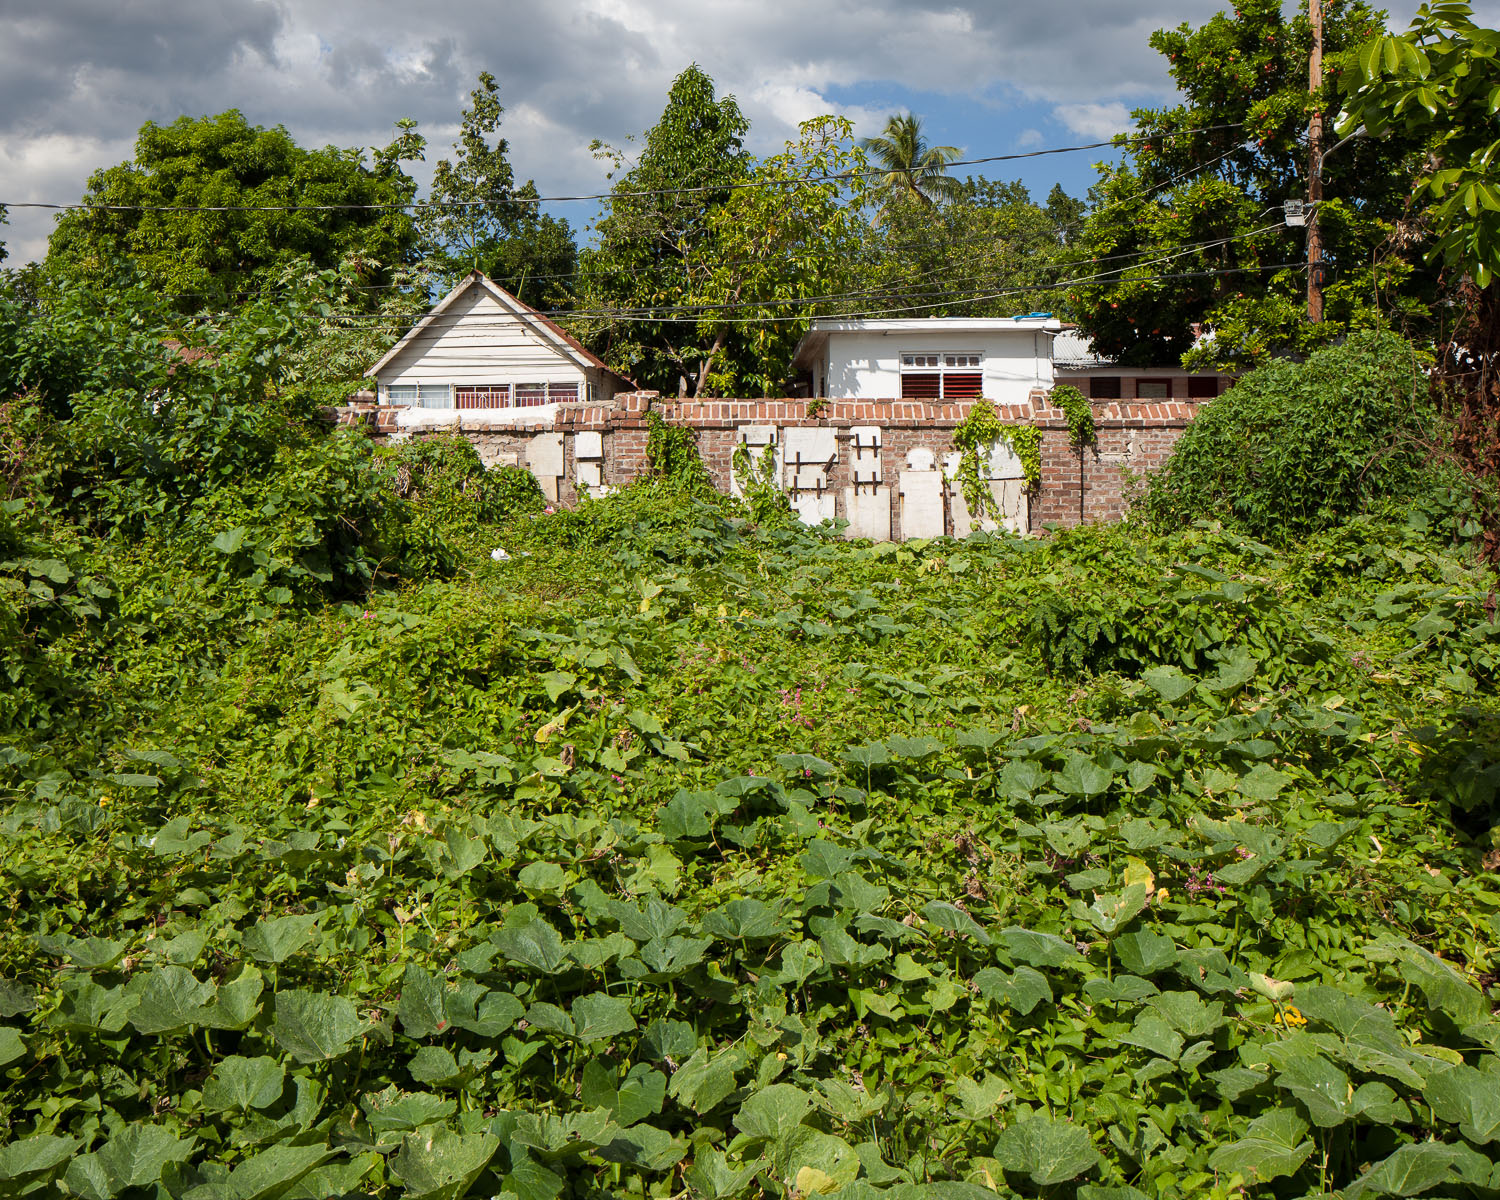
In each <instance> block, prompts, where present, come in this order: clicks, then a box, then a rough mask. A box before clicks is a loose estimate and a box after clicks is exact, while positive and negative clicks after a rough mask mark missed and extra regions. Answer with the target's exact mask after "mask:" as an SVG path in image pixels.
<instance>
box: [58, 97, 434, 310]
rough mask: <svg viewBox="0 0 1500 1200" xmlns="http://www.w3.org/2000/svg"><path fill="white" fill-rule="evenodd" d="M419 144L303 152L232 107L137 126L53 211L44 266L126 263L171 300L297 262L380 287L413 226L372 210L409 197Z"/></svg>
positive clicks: (405, 136) (200, 299) (187, 305)
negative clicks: (371, 152)
mask: <svg viewBox="0 0 1500 1200" xmlns="http://www.w3.org/2000/svg"><path fill="white" fill-rule="evenodd" d="M419 151H420V144H419V142H418V143H413V142H412V140H411V138H410V137H409V130H406V129H403V130H402V132H401V133H400V134H398V138H397V141H396V142H395V143H394V144H393V146H392V147H390V148H388V149H387V150H386V151H383V152H377V154H376V155H375V161H374V164H373V165H370V164H367V163H366V161H365V153H364V151H362V150H359V149H339V148H338V147H335V146H325V147H323V148H322V149H319V150H308V149H305V148H303V147H301V146H299V145H297V143H296V142H295V141H294V140H293V139H292V136H291V134H289V133H288V132H287V131H286V130H285V129H284V128H282V127H281V126H276V127H275V128H272V129H264V128H262V127H260V126H258V125H251V124H250V123H249V122H248V121H247V120H246V119H245V117H244V116H243V114H241V113H240V112H238V111H237V110H234V109H231V110H229V111H228V112H223V113H219V114H218V115H217V116H211V117H187V116H184V117H179V118H178V119H177V120H176V121H174V122H172V123H171V124H170V125H158V124H156V123H154V122H147V123H146V125H144V126H143V127H142V128H141V131H140V135H139V136H138V138H137V139H136V146H135V156H134V158H133V159H132V160H131V161H129V162H125V163H120V164H118V165H116V166H113V167H107V168H104V169H102V170H99V171H95V172H94V173H93V175H91V176H90V177H89V182H88V186H87V188H86V190H85V192H84V196H83V201H82V203H83V207H82V208H79V209H74V210H71V211H69V212H66V213H64V214H63V215H62V216H61V217H60V218H59V219H58V222H57V226H56V228H55V229H54V230H53V232H52V236H51V239H50V241H49V243H48V253H47V268H48V273H49V275H51V276H52V277H53V278H69V279H73V280H77V281H80V282H85V283H88V282H93V283H99V282H101V281H103V280H105V279H107V278H109V277H111V276H112V275H113V274H114V272H115V268H116V263H117V261H118V260H120V259H130V260H132V261H133V263H134V265H135V268H136V270H137V271H138V272H139V273H140V274H141V276H142V277H143V278H144V279H145V280H146V281H147V282H148V283H149V284H150V285H151V286H152V287H154V288H156V289H157V290H159V291H160V292H162V293H165V294H168V295H170V296H171V297H172V298H173V299H174V301H175V303H176V304H177V305H178V306H179V307H181V308H183V309H196V308H200V307H203V306H205V305H209V304H213V303H216V302H222V301H224V300H226V299H228V298H230V297H235V296H243V295H245V294H247V293H254V292H256V291H258V290H259V289H260V288H261V287H262V286H264V285H265V284H267V283H268V282H271V281H274V280H276V279H277V278H279V277H280V276H282V275H284V274H285V272H286V271H287V269H288V268H290V267H293V266H294V265H295V264H297V263H299V262H301V263H307V264H311V265H312V266H314V267H316V268H320V269H334V268H337V267H338V266H339V264H340V263H342V262H345V261H351V262H354V263H357V264H359V265H360V267H361V274H362V275H363V276H364V279H365V283H366V284H367V285H368V284H386V283H389V282H391V280H392V278H393V274H394V272H396V271H397V270H398V269H399V268H401V267H403V266H405V265H407V264H409V263H411V262H412V260H413V257H414V253H415V250H416V247H417V242H418V235H417V227H416V224H415V222H414V220H413V218H412V215H411V213H410V212H409V211H407V210H406V209H404V208H400V207H395V208H391V207H379V206H389V205H405V204H408V203H409V202H410V201H411V200H412V199H413V197H414V196H415V195H416V191H417V187H416V183H415V182H414V181H413V180H412V179H411V177H410V176H408V175H407V174H406V173H405V171H404V170H403V167H402V164H403V162H404V161H406V160H407V159H409V158H411V157H413V156H419ZM321 205H339V206H354V207H340V208H319V207H314V206H321ZM365 205H368V206H376V207H359V206H365ZM106 206H121V207H119V208H107V207H106Z"/></svg>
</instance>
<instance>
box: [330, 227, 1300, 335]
mask: <svg viewBox="0 0 1500 1200" xmlns="http://www.w3.org/2000/svg"><path fill="white" fill-rule="evenodd" d="M1281 228H1283V224H1282V223H1281V222H1275V223H1273V224H1270V225H1263V226H1261V227H1260V228H1259V229H1252V230H1250V231H1248V232H1246V233H1240V234H1234V235H1232V236H1230V237H1222V238H1212V239H1208V240H1205V241H1202V242H1195V243H1193V244H1192V245H1190V246H1185V247H1183V248H1181V249H1179V250H1176V251H1174V252H1173V253H1171V254H1166V255H1160V256H1158V257H1156V258H1149V259H1144V260H1141V261H1138V262H1133V263H1132V264H1131V265H1129V266H1126V267H1122V268H1118V269H1114V270H1109V271H1102V272H1096V273H1095V274H1092V275H1082V276H1078V277H1076V278H1074V279H1070V280H1060V281H1057V282H1055V283H1052V284H1025V285H1017V286H1015V287H1011V288H1007V289H1005V290H1004V291H1001V292H996V293H992V294H990V295H984V296H978V297H973V298H971V301H970V302H972V303H978V302H981V301H984V300H989V299H999V298H1001V297H1003V296H1006V295H1021V294H1025V293H1027V292H1049V291H1056V290H1058V289H1060V288H1065V287H1078V286H1081V285H1084V284H1088V283H1133V282H1136V281H1137V279H1132V278H1127V274H1126V273H1127V272H1129V271H1133V270H1138V269H1140V268H1142V267H1150V266H1158V265H1160V264H1163V263H1168V262H1173V261H1175V260H1177V259H1180V258H1185V257H1187V256H1188V255H1190V254H1196V253H1198V252H1200V251H1203V250H1210V249H1214V248H1217V247H1219V246H1227V245H1230V244H1231V243H1234V242H1240V241H1246V240H1248V239H1250V238H1253V237H1260V236H1261V235H1263V234H1266V233H1270V232H1273V231H1275V230H1278V229H1281ZM1116 257H1118V258H1135V255H1119V256H1116ZM1100 261H1104V260H1100ZM1050 265H1055V266H1079V265H1082V264H1079V263H1058V264H1050ZM1257 269H1260V268H1252V267H1224V268H1217V269H1216V270H1215V271H1213V272H1211V274H1236V273H1240V272H1249V271H1253V270H1257ZM1111 276H1114V278H1111ZM1138 278H1139V277H1138ZM967 292H968V289H967V288H964V289H961V290H957V291H953V292H948V293H929V294H931V295H947V296H954V295H965V294H967ZM884 295H889V290H888V289H866V290H863V291H858V292H832V293H827V294H824V295H818V296H797V297H789V298H787V299H785V300H771V301H761V300H745V301H734V302H726V303H721V304H696V305H670V306H652V307H635V308H625V309H589V310H583V309H551V310H546V311H542V312H541V315H542V316H546V317H567V318H570V319H575V320H577V319H599V320H610V321H640V322H664V321H670V320H680V319H683V318H682V317H681V316H679V315H677V314H688V313H691V314H697V315H695V316H694V317H693V318H692V319H694V320H699V319H701V317H702V316H705V315H710V314H713V313H719V312H739V311H743V310H745V309H766V308H787V307H794V306H795V307H803V306H807V305H814V304H836V303H839V302H841V301H867V300H872V299H878V298H879V297H881V296H884ZM893 298H899V297H893ZM945 303H946V301H940V302H934V303H924V304H920V305H914V306H911V309H910V310H911V311H924V310H926V309H930V308H941V307H944V305H945ZM881 311H894V310H891V309H888V308H886V309H882V310H881ZM900 311H905V310H904V309H902V310H900ZM329 315H330V317H331V318H334V319H340V320H352V321H389V322H393V323H394V322H407V323H416V322H421V321H425V320H427V319H428V318H429V317H431V316H432V314H431V313H415V314H386V313H333V314H329ZM829 315H841V316H847V315H849V314H847V313H844V314H829ZM520 319H522V318H521V317H520V316H517V317H514V318H509V317H508V318H504V319H500V320H492V319H488V318H486V319H481V320H476V321H469V322H466V323H465V325H464V328H466V329H483V328H499V327H504V326H509V325H512V324H514V323H515V321H516V320H520ZM775 319H781V320H793V319H800V318H790V317H789V318H775ZM446 328H452V326H447V327H446ZM443 332H444V330H443V329H437V330H432V331H429V330H426V329H424V330H423V331H422V332H421V333H420V334H419V335H418V336H419V337H429V338H430V339H431V340H435V339H436V338H437V337H440V336H441V335H442V333H443Z"/></svg>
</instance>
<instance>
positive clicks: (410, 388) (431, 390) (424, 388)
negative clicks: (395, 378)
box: [385, 383, 453, 408]
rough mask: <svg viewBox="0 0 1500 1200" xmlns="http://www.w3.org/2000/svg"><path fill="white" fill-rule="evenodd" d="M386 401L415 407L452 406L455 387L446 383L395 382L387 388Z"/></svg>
mask: <svg viewBox="0 0 1500 1200" xmlns="http://www.w3.org/2000/svg"><path fill="white" fill-rule="evenodd" d="M385 402H386V403H387V404H407V405H410V406H412V407H413V408H417V407H420V408H452V407H453V389H452V388H450V387H449V386H448V385H447V384H446V383H393V384H390V385H389V386H388V387H387V388H386V389H385Z"/></svg>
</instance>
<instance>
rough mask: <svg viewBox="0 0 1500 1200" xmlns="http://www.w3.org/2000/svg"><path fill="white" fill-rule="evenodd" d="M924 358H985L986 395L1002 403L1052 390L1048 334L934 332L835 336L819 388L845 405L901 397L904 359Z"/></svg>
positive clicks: (1023, 331)
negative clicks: (1037, 390)
mask: <svg viewBox="0 0 1500 1200" xmlns="http://www.w3.org/2000/svg"><path fill="white" fill-rule="evenodd" d="M924 353H925V354H945V353H946V354H978V355H981V356H982V357H981V362H982V369H983V372H984V385H983V394H984V395H985V396H986V397H987V398H988V399H990V400H993V401H995V403H997V404H1024V403H1025V402H1026V400H1027V397H1028V396H1029V395H1030V394H1031V389H1032V388H1036V387H1041V388H1049V387H1051V386H1052V338H1051V337H1050V336H1049V335H1048V334H1047V333H1046V332H1043V331H1041V330H1036V329H1013V330H984V331H979V332H966V331H963V330H952V329H935V330H932V331H931V332H929V331H927V330H920V331H913V332H902V331H899V330H891V331H886V330H858V331H849V332H844V331H838V330H835V331H831V332H830V333H829V335H828V345H827V349H826V351H825V354H824V359H823V362H822V363H821V365H820V369H819V370H818V371H816V372H815V375H816V376H819V377H820V378H815V379H814V381H813V382H814V388H815V389H816V390H817V391H818V392H819V394H821V395H824V396H829V397H834V398H837V399H840V400H845V399H847V400H890V399H894V398H898V397H899V396H900V395H901V355H902V354H924ZM820 383H821V385H822V386H821V387H819V386H818V385H819V384H820Z"/></svg>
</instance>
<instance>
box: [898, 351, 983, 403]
mask: <svg viewBox="0 0 1500 1200" xmlns="http://www.w3.org/2000/svg"><path fill="white" fill-rule="evenodd" d="M981 365H982V359H981V357H980V355H978V354H956V353H955V354H948V353H946V352H944V353H938V354H925V353H924V354H917V353H911V354H903V355H902V356H901V399H903V400H977V399H978V398H979V397H980V396H981V395H983V394H984V373H983V372H982V371H981V370H980V367H981Z"/></svg>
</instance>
